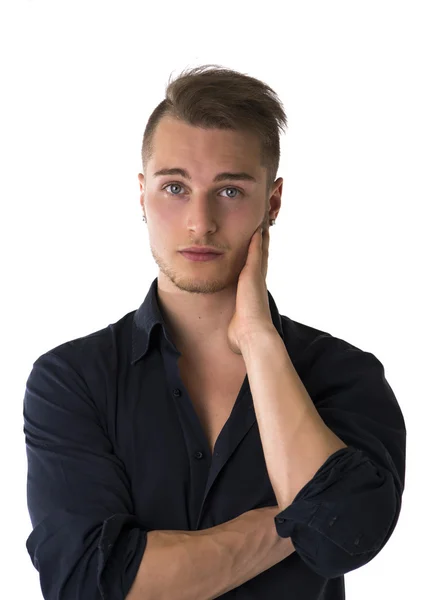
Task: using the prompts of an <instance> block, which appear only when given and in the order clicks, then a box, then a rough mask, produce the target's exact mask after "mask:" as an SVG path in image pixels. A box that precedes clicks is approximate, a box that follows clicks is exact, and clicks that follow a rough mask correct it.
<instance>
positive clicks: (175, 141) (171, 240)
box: [138, 116, 283, 356]
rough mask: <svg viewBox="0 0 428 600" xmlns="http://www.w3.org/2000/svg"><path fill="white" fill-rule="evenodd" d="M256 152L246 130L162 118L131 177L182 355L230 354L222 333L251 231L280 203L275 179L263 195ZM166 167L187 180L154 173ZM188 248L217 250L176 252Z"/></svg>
mask: <svg viewBox="0 0 428 600" xmlns="http://www.w3.org/2000/svg"><path fill="white" fill-rule="evenodd" d="M259 154H260V146H259V140H258V138H257V137H256V136H255V135H254V134H252V133H250V132H237V131H229V130H221V129H203V128H200V127H194V126H191V125H188V124H187V123H183V122H181V121H179V120H177V119H174V118H172V117H169V116H168V117H164V118H162V120H161V121H160V122H159V124H158V127H157V129H156V131H155V135H154V153H153V156H152V158H151V160H150V161H149V163H148V165H147V173H146V176H144V175H143V174H142V173H139V174H138V180H139V183H140V204H141V206H142V209H143V213H144V214H145V216H146V219H147V227H148V233H149V242H150V250H151V253H152V256H153V258H154V260H155V262H156V264H157V265H158V267H159V275H158V299H159V304H160V307H161V311H162V313H163V315H164V318H165V320H166V323H167V326H168V329H169V331H170V333H171V336H172V338H173V340H174V343H175V344H176V346H177V348H178V349H179V351H181V352H183V353H184V352H190V351H191V352H193V353H198V354H199V355H201V356H207V355H209V354H211V355H212V353H213V352H215V353H217V352H219V351H225V352H228V353H231V350H230V348H229V345H228V339H227V331H228V327H229V323H230V321H231V319H232V317H233V314H234V311H235V306H236V293H237V285H238V279H239V275H240V272H241V271H242V269H243V267H244V265H245V264H246V260H247V255H248V248H249V246H250V242H251V239H252V236H253V234H254V232H255V231H256V229H257V228H258V227H261V226H263V227H265V228H266V227H269V219H276V218H277V216H278V213H279V210H280V207H281V194H282V184H283V179H282V178H278V179H277V180H276V181H275V183H274V184H273V186H272V188H271V190H270V193H269V195H268V197H266V192H265V190H266V169H265V168H263V167H261V166H260V158H259ZM171 167H181V168H184V169H187V171H189V173H190V176H191V178H192V180H191V181H190V180H188V179H186V178H183V177H181V176H180V175H169V176H168V175H163V176H160V177H154V173H155V172H156V171H157V170H159V169H161V168H171ZM222 171H230V172H240V171H245V172H247V173H250V174H251V175H253V176H254V177H255V178H256V180H257V182H256V183H254V182H249V181H241V180H239V181H236V180H225V181H221V182H217V183H213V179H214V177H215V175H216V174H217V173H219V172H222ZM171 184H174V185H171ZM168 185H169V187H168ZM230 188H233V189H230ZM192 245H207V246H212V247H215V248H217V249H219V250H221V251H222V252H224V254H223V255H222V256H221V257H220V258H217V259H216V260H214V261H208V262H193V261H189V260H187V259H186V258H185V257H183V256H182V255H181V254H180V253H179V250H182V249H184V248H186V247H188V246H192ZM217 356H218V354H217Z"/></svg>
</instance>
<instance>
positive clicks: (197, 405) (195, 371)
mask: <svg viewBox="0 0 428 600" xmlns="http://www.w3.org/2000/svg"><path fill="white" fill-rule="evenodd" d="M235 356H236V358H235ZM178 366H179V370H180V376H181V379H182V380H183V383H184V385H185V387H186V389H187V391H188V393H189V396H190V399H191V401H192V404H193V407H194V409H195V412H196V414H197V415H198V418H199V421H200V423H201V425H202V428H203V430H204V432H205V435H206V438H207V440H208V444H209V447H210V450H211V454H213V450H214V446H215V443H216V441H217V438H218V436H219V434H220V432H221V430H222V429H223V427H224V425H225V423H226V421H227V420H228V418H229V416H230V413H231V412H232V409H233V407H234V405H235V401H236V399H237V397H238V393H239V390H240V389H241V387H242V384H243V382H244V379H245V376H246V374H247V370H246V366H245V362H244V360H243V358H242V357H240V356H238V355H234V356H233V358H231V357H230V356H227V360H226V357H224V358H223V360H222V361H220V362H219V363H218V364H217V365H213V364H212V363H209V362H208V361H207V362H205V363H204V362H203V361H202V360H199V361H195V360H193V361H192V360H189V359H185V358H184V357H183V356H181V357H180V358H179V359H178Z"/></svg>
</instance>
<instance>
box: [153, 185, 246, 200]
mask: <svg viewBox="0 0 428 600" xmlns="http://www.w3.org/2000/svg"><path fill="white" fill-rule="evenodd" d="M172 185H176V186H178V187H181V188H182V187H183V186H182V185H181V184H179V183H169V184H168V185H166V186H164V187H163V188H162V189H163V190H166V189H167V188H169V187H171V186H172ZM225 190H235V191H236V192H238V193H239V194H242V192H241V191H240V190H238V188H236V187H227V188H224V190H222V192H224V191H225ZM168 193H172V192H168ZM172 195H173V196H178V195H179V194H173V193H172ZM227 197H228V198H230V199H231V200H234V199H235V198H236V197H237V196H227Z"/></svg>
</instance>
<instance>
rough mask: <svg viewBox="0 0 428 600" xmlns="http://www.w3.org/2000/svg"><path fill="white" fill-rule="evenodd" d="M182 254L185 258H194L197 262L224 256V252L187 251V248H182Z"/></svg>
mask: <svg viewBox="0 0 428 600" xmlns="http://www.w3.org/2000/svg"><path fill="white" fill-rule="evenodd" d="M180 254H182V255H183V256H184V258H187V259H188V260H193V261H197V262H200V261H202V262H205V261H208V260H214V259H216V258H220V256H222V254H215V253H214V252H186V251H185V250H182V251H181V252H180Z"/></svg>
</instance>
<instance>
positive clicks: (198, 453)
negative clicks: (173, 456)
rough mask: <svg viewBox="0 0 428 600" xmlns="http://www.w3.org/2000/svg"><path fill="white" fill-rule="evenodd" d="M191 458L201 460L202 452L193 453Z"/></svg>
mask: <svg viewBox="0 0 428 600" xmlns="http://www.w3.org/2000/svg"><path fill="white" fill-rule="evenodd" d="M193 456H194V457H195V458H197V459H198V460H199V459H200V458H202V457H203V456H204V455H203V452H199V451H198V452H195V453H194V455H193Z"/></svg>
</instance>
